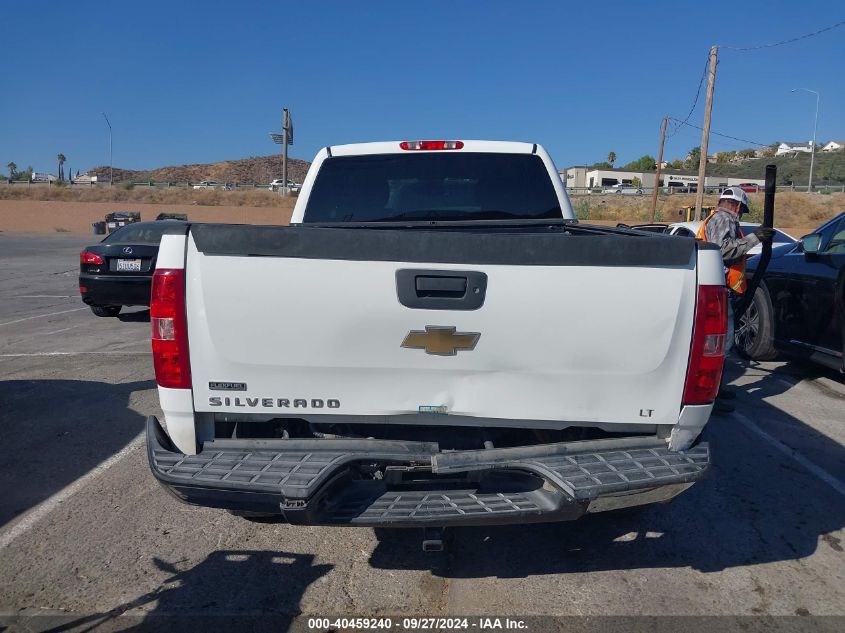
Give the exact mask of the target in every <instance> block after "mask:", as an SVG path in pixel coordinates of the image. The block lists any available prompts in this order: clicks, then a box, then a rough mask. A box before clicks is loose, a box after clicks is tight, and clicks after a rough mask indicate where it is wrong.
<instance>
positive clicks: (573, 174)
mask: <svg viewBox="0 0 845 633" xmlns="http://www.w3.org/2000/svg"><path fill="white" fill-rule="evenodd" d="M654 176H655V174H654V172H653V171H646V172H641V171H626V170H624V169H591V168H589V167H579V166H575V167H568V168H566V169H564V170H562V171H561V172H560V178H561V180H563V183H564V184H565V185H566V188H567V189H568V190H569V191H571V192H573V193H587V192H594V191H595V192H597V191H600V190H605V189H608V188H610V187H613V186H614V185H621V184H625V185H633V184H634V181H635V180H637V181H639V186H641V187H643V188H644V189H651V188H653V187H654ZM742 183H754V184H757V185H760V186H761V187H762V186H763V185H765V184H766V181H765V180H764V179H762V178H761V179H756V178H729V177H727V176H707V177H706V178H705V185H706V186H707V187H729V186H732V185H739V184H742ZM658 186H659V187H663V188H670V187H671V188H673V189H676V190H690V189H692V190H694V189H696V188H697V187H698V176H697V175H695V174H673V173H666V172H663V173H661V174H660V182H659V183H658Z"/></svg>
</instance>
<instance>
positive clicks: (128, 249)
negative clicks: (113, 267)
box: [123, 246, 132, 255]
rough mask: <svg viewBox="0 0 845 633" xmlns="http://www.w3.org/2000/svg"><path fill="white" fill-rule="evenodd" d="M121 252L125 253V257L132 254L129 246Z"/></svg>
mask: <svg viewBox="0 0 845 633" xmlns="http://www.w3.org/2000/svg"><path fill="white" fill-rule="evenodd" d="M123 252H124V253H126V254H127V255H131V254H132V247H131V246H124V247H123Z"/></svg>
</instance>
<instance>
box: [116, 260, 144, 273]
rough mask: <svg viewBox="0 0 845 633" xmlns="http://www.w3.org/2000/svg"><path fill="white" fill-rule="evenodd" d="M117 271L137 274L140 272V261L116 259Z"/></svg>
mask: <svg viewBox="0 0 845 633" xmlns="http://www.w3.org/2000/svg"><path fill="white" fill-rule="evenodd" d="M117 269H118V270H126V271H131V272H136V273H139V272H141V260H140V259H118V260H117Z"/></svg>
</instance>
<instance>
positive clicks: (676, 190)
mask: <svg viewBox="0 0 845 633" xmlns="http://www.w3.org/2000/svg"><path fill="white" fill-rule="evenodd" d="M734 186H736V185H734ZM725 189H727V186H726V185H713V186H710V185H708V186H706V187H705V188H704V193H705V194H718V193H722V191H724V190H725ZM777 190H778V191H794V192H796V193H808V192H810V193H845V185H839V184H837V185H813V189H812V191H809V187H807V185H803V186H801V185H778V186H777ZM566 191H567V193H569V195H573V196H584V195H608V196H613V195H616V196H620V197H621V196H625V197H628V196H639V195H643V196H645V195H650V194H651V193H653V192H654V187H636V188H634V191H641V192H642V193H631V192H622V191H616V190H613V189H610V188H608V187H567V188H566ZM659 193H662V194H667V195H673V194H690V193H696V187H660V188H659ZM750 193H755V192H750ZM756 193H763V187H762V186H761V187H760V188H759V189H758V190H757V192H756Z"/></svg>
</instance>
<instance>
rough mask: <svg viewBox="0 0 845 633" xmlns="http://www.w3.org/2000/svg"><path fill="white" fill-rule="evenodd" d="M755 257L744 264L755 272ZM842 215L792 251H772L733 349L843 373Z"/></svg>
mask: <svg viewBox="0 0 845 633" xmlns="http://www.w3.org/2000/svg"><path fill="white" fill-rule="evenodd" d="M759 259H760V258H759V256H758V257H752V258H751V259H749V260H748V270H749V271H753V270H754V269H755V268H756V266H757V263H758V262H759ZM843 313H845V213H840V214H839V215H838V216H836V217H835V218H833V219H832V220H831V221H830V222H827V223H825V224H823V225H822V226H820V227H819V228H818V229H816V231H815V232H814V233H812V234H810V235H805V236H804V237H802V238H801V239H800V240H799V241H798V242H796V243H795V244H793V245H791V246H781V247H777V246H776V247H775V248H774V249H773V250H772V259H771V260H770V261H769V266H768V268H767V269H766V271H765V273H764V274H763V281H762V282H761V284H760V287H759V288H758V290H757V292H756V293H755V294H754V299H753V301H752V302H751V304H750V306H749V308H748V311H747V312H746V313H745V315H744V316H743V317H742V319H741V320H740V322H739V323H738V324H737V329H736V343H737V347H738V348H739V350H740V351H741V352H743V353H744V354H745V355H746V356H749V357H750V358H752V359H756V360H771V359H773V358H774V357H775V356H776V355H777V354H778V352H784V353H786V354H788V355H791V356H799V357H802V358H806V359H809V360H812V361H813V362H816V363H820V364H822V365H824V366H826V367H831V368H833V369H837V370H839V371H845V365H843V348H845V314H843Z"/></svg>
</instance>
